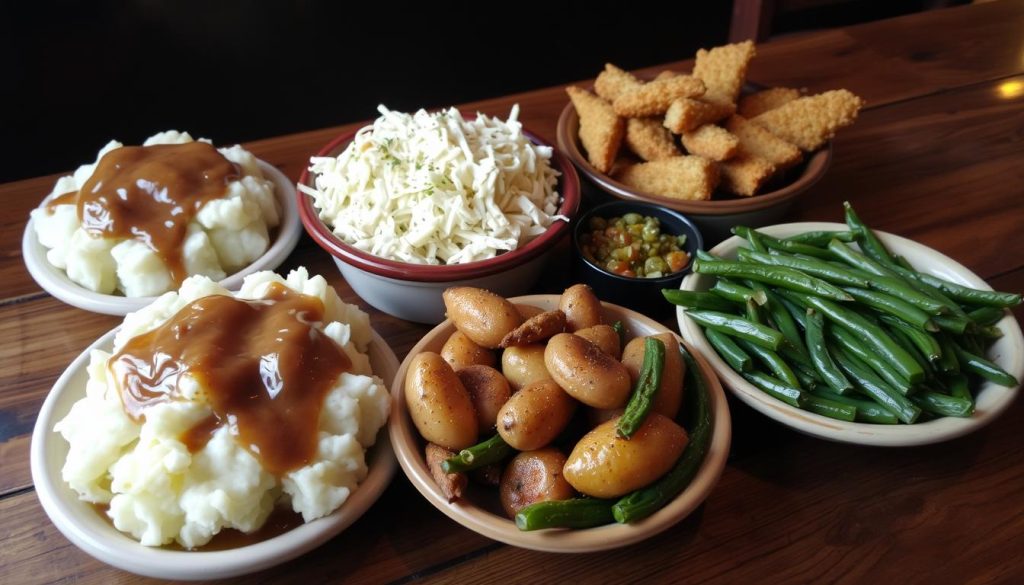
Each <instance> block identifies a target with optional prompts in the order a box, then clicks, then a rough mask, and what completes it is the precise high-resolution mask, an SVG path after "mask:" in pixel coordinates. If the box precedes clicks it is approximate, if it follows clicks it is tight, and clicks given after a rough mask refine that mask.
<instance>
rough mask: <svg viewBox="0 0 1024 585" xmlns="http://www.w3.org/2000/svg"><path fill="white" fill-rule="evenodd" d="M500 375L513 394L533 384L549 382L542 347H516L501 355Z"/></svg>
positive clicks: (539, 345)
mask: <svg viewBox="0 0 1024 585" xmlns="http://www.w3.org/2000/svg"><path fill="white" fill-rule="evenodd" d="M501 373H502V374H504V376H505V379H507V380H508V383H509V386H511V387H512V391H513V392H518V391H520V390H522V389H523V388H525V387H526V386H529V385H530V384H532V383H533V382H538V381H540V380H551V379H552V378H551V374H550V373H549V372H548V367H547V366H546V365H544V345H543V344H540V343H534V344H531V345H516V346H513V347H510V348H508V349H506V350H505V351H503V352H502V353H501Z"/></svg>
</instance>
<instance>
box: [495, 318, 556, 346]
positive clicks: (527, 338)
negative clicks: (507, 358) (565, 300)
mask: <svg viewBox="0 0 1024 585" xmlns="http://www.w3.org/2000/svg"><path fill="white" fill-rule="evenodd" d="M563 331H565V313H563V312H562V311H560V310H558V309H555V310H554V311H545V312H543V313H538V314H536V315H534V316H533V317H530V318H529V319H527V320H526V321H525V322H523V324H522V325H520V326H519V327H516V328H515V329H513V330H512V331H509V332H508V333H507V334H505V337H503V338H502V339H501V343H499V344H498V347H504V348H507V347H512V346H515V345H528V344H531V343H539V342H541V341H544V340H546V339H548V338H549V337H553V336H554V335H555V334H557V333H561V332H563Z"/></svg>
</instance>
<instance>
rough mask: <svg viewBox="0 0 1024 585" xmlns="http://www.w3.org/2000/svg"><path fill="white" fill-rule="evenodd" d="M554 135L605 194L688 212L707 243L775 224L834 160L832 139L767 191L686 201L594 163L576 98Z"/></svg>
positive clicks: (568, 155) (564, 149)
mask: <svg viewBox="0 0 1024 585" xmlns="http://www.w3.org/2000/svg"><path fill="white" fill-rule="evenodd" d="M556 135H557V140H558V148H559V150H560V151H561V152H562V153H563V154H565V155H566V156H567V157H569V159H570V160H572V162H573V164H574V165H576V168H577V169H579V171H580V172H581V173H583V175H584V176H585V177H586V178H587V179H588V180H589V182H590V183H592V184H593V185H594V186H596V187H597V188H598V189H599V190H600V191H601V192H603V193H605V194H607V195H608V196H610V197H613V198H615V199H622V200H624V201H644V202H647V203H654V204H657V205H662V206H664V207H668V208H669V209H674V210H676V211H679V212H681V213H684V214H686V215H687V217H689V218H690V219H691V220H693V222H694V223H695V224H697V227H698V228H700V230H701V232H702V233H703V234H704V238H705V240H706V241H707V243H708V245H714V244H717V243H718V242H720V241H721V240H723V239H725V238H727V237H729V236H730V235H731V234H730V232H729V230H730V229H731V228H732V226H735V225H746V226H751V227H760V226H764V225H769V224H773V223H777V222H778V221H779V220H780V219H782V217H783V216H785V214H786V212H787V211H789V209H790V207H792V205H793V203H795V202H796V200H797V198H798V197H799V196H800V195H801V194H803V193H805V192H807V190H808V189H810V188H811V187H812V186H813V185H814V184H815V183H817V182H818V181H819V180H821V178H822V177H824V176H825V171H827V170H828V167H829V165H830V164H831V163H832V143H831V142H828V143H826V144H825V146H823V147H822V148H821V149H820V150H817V151H815V152H812V153H809V154H805V155H804V160H803V162H801V163H800V164H798V165H796V166H795V167H793V168H791V169H788V170H786V171H785V172H784V173H783V174H782V175H780V176H779V177H777V178H775V179H772V181H771V182H770V183H769V184H768V185H767V186H766V187H765V191H764V192H762V193H759V194H757V195H754V196H753V197H738V196H732V195H726V194H721V193H717V192H716V193H715V194H714V195H713V198H712V199H711V200H710V201H685V200H681V199H673V198H671V197H662V196H660V195H655V194H653V193H646V192H644V191H639V190H637V189H635V188H633V187H630V186H629V185H626V184H625V183H621V182H619V181H617V180H615V179H614V178H612V177H611V176H610V175H607V174H605V173H602V172H601V171H599V170H597V169H596V168H595V167H594V166H593V165H591V164H590V161H589V160H588V159H587V155H586V154H585V151H584V150H583V145H582V144H581V143H580V136H579V135H580V118H579V116H578V115H577V114H576V108H574V107H573V105H572V102H570V103H568V104H567V105H566V106H565V109H564V110H562V114H561V115H560V116H559V117H558V126H557V132H556Z"/></svg>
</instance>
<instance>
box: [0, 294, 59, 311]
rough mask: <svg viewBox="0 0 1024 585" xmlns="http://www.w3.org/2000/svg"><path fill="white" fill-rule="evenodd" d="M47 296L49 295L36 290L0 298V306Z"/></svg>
mask: <svg viewBox="0 0 1024 585" xmlns="http://www.w3.org/2000/svg"><path fill="white" fill-rule="evenodd" d="M48 296H50V295H49V294H48V293H45V292H42V291H40V292H36V293H29V294H27V295H18V296H16V297H10V298H6V299H0V307H8V306H11V305H20V304H21V303H28V302H31V301H35V300H39V299H45V298H46V297H48Z"/></svg>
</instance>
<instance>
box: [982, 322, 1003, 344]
mask: <svg viewBox="0 0 1024 585" xmlns="http://www.w3.org/2000/svg"><path fill="white" fill-rule="evenodd" d="M978 336H980V337H982V338H984V339H987V340H989V341H991V340H995V339H1000V338H1001V337H1002V336H1003V330H1002V329H1000V328H998V327H996V326H995V325H991V326H989V327H979V328H978Z"/></svg>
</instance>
